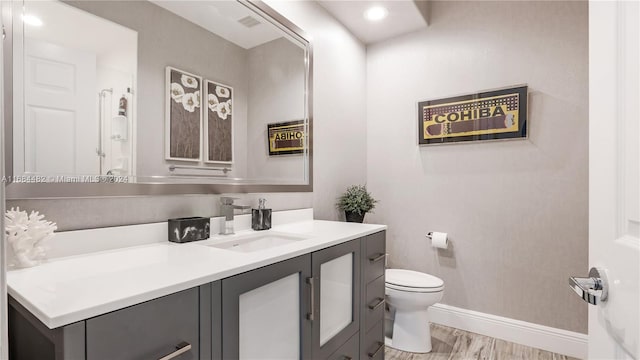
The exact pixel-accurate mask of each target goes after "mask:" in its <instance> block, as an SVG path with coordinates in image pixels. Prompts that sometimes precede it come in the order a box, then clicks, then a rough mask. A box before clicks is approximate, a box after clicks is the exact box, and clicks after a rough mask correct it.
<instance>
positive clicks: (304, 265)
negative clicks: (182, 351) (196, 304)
mask: <svg viewBox="0 0 640 360" xmlns="http://www.w3.org/2000/svg"><path fill="white" fill-rule="evenodd" d="M312 289H313V282H312V278H311V255H309V254H307V255H303V256H299V257H296V258H293V259H289V260H285V261H282V262H279V263H276V264H272V265H268V266H265V267H262V268H259V269H255V270H251V271H248V272H245V273H242V274H239V275H235V276H231V277H229V278H226V279H223V280H222V358H223V359H239V358H241V359H256V358H259V359H283V360H284V359H311V358H312V356H311V325H312V320H313V314H312V312H311V303H312V298H311V296H310V295H311V293H313V290H312ZM214 326H215V324H214Z"/></svg>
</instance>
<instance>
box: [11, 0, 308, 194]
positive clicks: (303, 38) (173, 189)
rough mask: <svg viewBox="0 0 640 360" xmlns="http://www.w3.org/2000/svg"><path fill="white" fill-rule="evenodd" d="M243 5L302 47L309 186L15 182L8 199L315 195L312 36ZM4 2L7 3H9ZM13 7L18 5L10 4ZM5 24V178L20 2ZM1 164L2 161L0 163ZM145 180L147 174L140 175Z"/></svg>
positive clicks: (264, 8) (266, 9)
mask: <svg viewBox="0 0 640 360" xmlns="http://www.w3.org/2000/svg"><path fill="white" fill-rule="evenodd" d="M237 1H238V2H240V3H241V4H243V5H244V6H246V7H248V8H249V9H251V10H254V11H255V12H257V13H258V14H260V15H262V16H263V17H264V18H265V19H267V20H268V21H269V22H270V23H272V24H273V25H275V26H277V27H278V28H279V29H281V30H282V31H284V32H286V33H287V34H288V35H289V36H291V37H293V38H295V39H297V40H298V41H300V42H301V43H302V44H303V45H304V46H305V48H306V59H305V60H306V64H305V70H306V74H305V75H306V80H307V81H306V94H305V95H306V96H305V98H306V101H307V106H306V109H307V118H308V126H307V129H308V136H307V145H308V147H309V148H308V152H307V154H308V162H307V163H308V175H307V184H259V183H242V182H235V183H234V182H229V183H224V184H173V183H152V182H147V183H140V184H137V183H127V184H110V183H36V184H31V183H14V182H8V183H7V185H6V198H7V200H18V199H57V198H92V197H111V196H125V197H129V196H157V195H189V194H194V195H195V194H226V193H270V192H312V191H313V49H312V46H311V41H310V38H309V37H308V35H307V34H305V32H304V31H303V30H302V29H300V28H299V27H297V26H296V25H295V24H293V23H292V22H291V21H289V20H288V19H287V18H285V17H284V16H282V15H281V14H280V13H278V12H277V11H275V10H274V9H272V8H271V7H270V6H268V5H266V4H265V3H264V2H262V1H259V0H237ZM7 3H8V4H7ZM12 3H17V4H13V6H12ZM2 6H3V9H2V14H3V23H4V24H5V31H6V38H5V41H4V44H3V46H4V50H5V51H4V54H3V56H4V84H3V86H4V88H5V89H11V91H5V93H4V105H5V106H4V135H5V136H4V147H5V159H4V160H5V161H4V166H5V176H6V177H7V178H12V177H13V137H12V136H13V131H12V129H13V122H12V120H13V105H12V104H13V33H12V27H13V12H14V11H18V10H19V9H20V8H21V6H22V4H21V3H20V2H14V1H10V2H3V4H2ZM0 160H1V159H0ZM143 177H144V178H149V176H143ZM256 181H257V182H259V181H260V180H259V179H258V180H256Z"/></svg>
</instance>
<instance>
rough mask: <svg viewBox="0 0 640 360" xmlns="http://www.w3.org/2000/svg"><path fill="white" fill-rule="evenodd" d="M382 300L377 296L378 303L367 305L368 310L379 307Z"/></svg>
mask: <svg viewBox="0 0 640 360" xmlns="http://www.w3.org/2000/svg"><path fill="white" fill-rule="evenodd" d="M384 302H385V301H384V299H383V298H378V303H377V304H375V305H371V304H369V305H368V306H369V310H375V309H377V308H379V307H380V306H382V305H384Z"/></svg>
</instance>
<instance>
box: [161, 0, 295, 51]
mask: <svg viewBox="0 0 640 360" xmlns="http://www.w3.org/2000/svg"><path fill="white" fill-rule="evenodd" d="M150 1H151V2H152V3H154V4H156V5H158V6H161V7H163V8H165V9H167V10H169V11H171V12H172V13H174V14H176V15H178V16H181V17H183V18H185V19H187V20H189V21H191V22H192V23H194V24H196V25H199V26H201V27H203V28H205V29H207V30H209V31H211V32H212V33H214V34H216V35H218V36H220V37H222V38H224V39H226V40H228V41H231V42H232V43H234V44H236V45H238V46H240V47H242V48H245V49H251V48H252V47H254V46H258V45H261V44H264V43H267V42H269V41H272V40H275V39H278V38H281V37H282V36H283V34H282V32H280V30H278V29H277V28H276V27H275V26H274V25H273V24H270V23H269V22H268V21H267V20H265V19H263V18H262V17H260V16H259V15H256V14H255V13H254V12H253V11H251V10H249V9H248V8H247V7H245V6H244V5H242V4H240V3H239V2H236V1H197V0H196V1H188V0H187V1H185V0H180V1H175V0H169V1H167V0H150ZM247 16H251V17H252V18H253V19H255V20H256V21H258V22H259V24H258V25H255V26H253V27H246V26H244V25H242V24H241V23H239V22H238V20H241V19H243V18H245V17H247Z"/></svg>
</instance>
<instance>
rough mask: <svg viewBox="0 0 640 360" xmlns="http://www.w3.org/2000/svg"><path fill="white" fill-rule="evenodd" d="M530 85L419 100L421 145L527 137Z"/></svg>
mask: <svg viewBox="0 0 640 360" xmlns="http://www.w3.org/2000/svg"><path fill="white" fill-rule="evenodd" d="M527 89H528V88H527V86H526V85H522V86H516V87H510V88H505V89H500V90H489V91H482V92H478V93H475V94H469V95H462V96H455V97H449V98H444V99H437V100H428V101H421V102H419V103H418V134H419V135H418V137H419V138H418V143H419V144H420V145H427V144H442V143H455V142H466V141H483V140H498V139H517V138H526V137H527Z"/></svg>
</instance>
